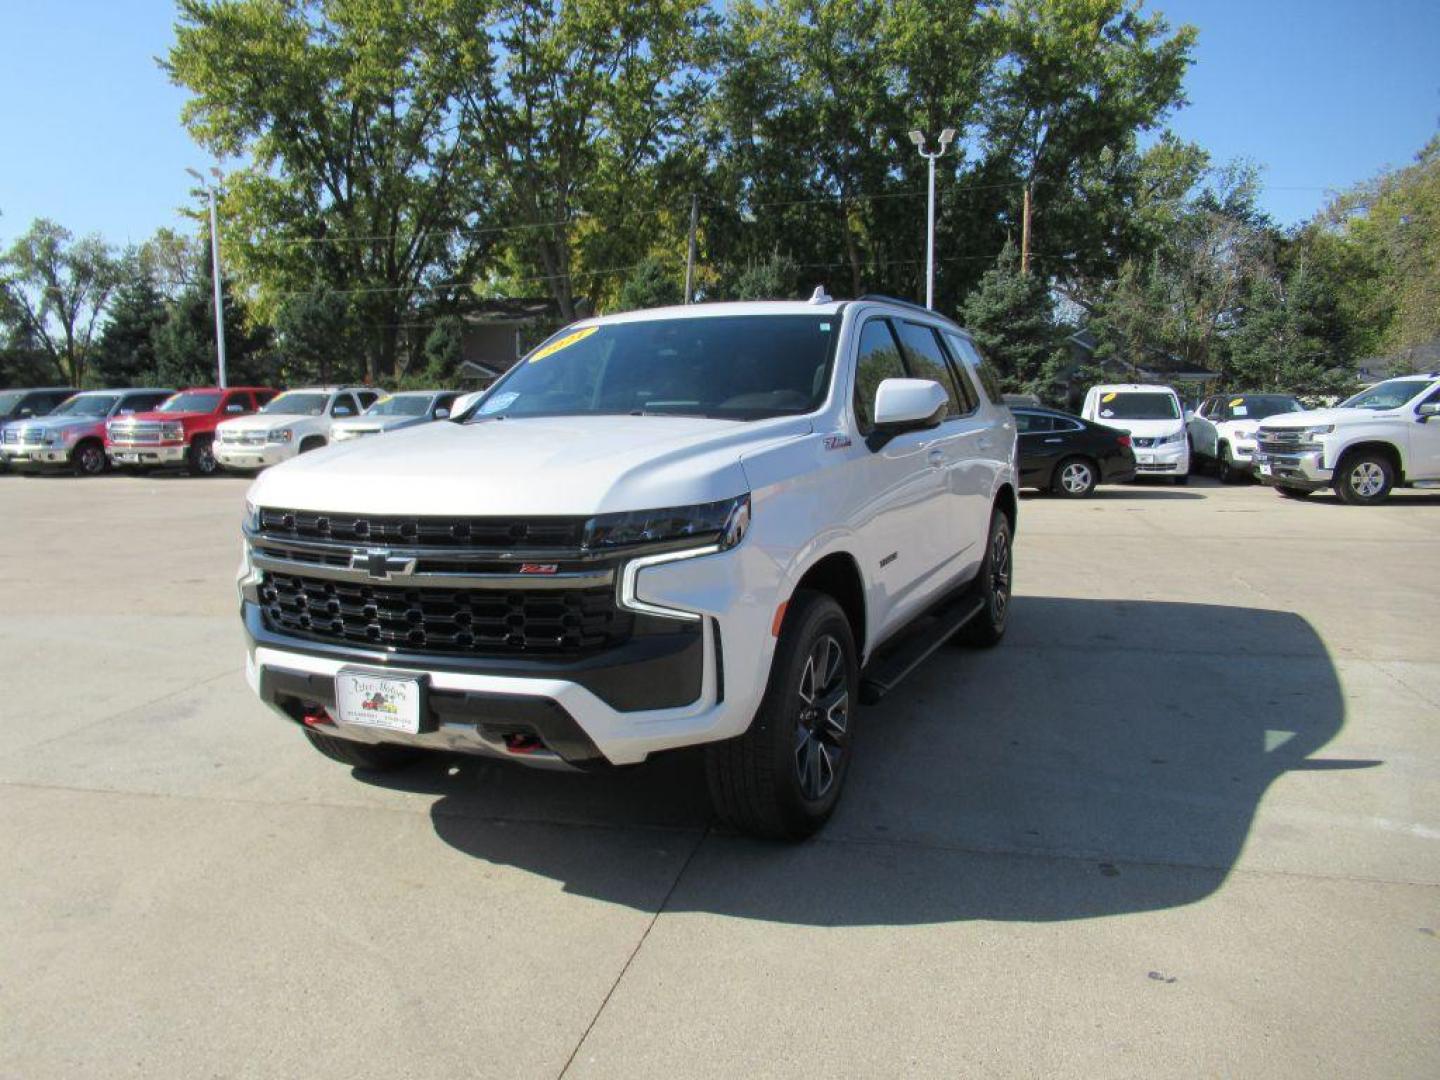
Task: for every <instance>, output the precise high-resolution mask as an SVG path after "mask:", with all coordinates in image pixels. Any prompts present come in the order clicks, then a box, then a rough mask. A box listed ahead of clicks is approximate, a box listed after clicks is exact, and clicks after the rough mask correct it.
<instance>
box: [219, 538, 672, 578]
mask: <svg viewBox="0 0 1440 1080" xmlns="http://www.w3.org/2000/svg"><path fill="white" fill-rule="evenodd" d="M241 532H242V534H243V535H244V537H245V539H246V540H248V541H249V542H250V543H251V544H254V545H257V546H259V547H274V548H289V549H291V550H293V551H308V552H311V553H313V554H316V555H344V556H346V557H347V558H348V557H349V556H350V555H352V554H354V553H355V552H356V551H363V550H365V549H366V548H369V547H374V546H378V545H379V544H382V543H385V541H383V540H379V539H377V538H367V539H365V540H312V539H310V538H309V537H293V538H292V537H289V536H282V535H280V534H279V533H274V532H266V531H262V530H260V529H252V528H251V527H250V526H249V525H243V526H242V527H241ZM694 542H695V537H693V536H686V537H681V538H680V539H678V540H661V541H657V542H655V543H649V544H635V545H633V546H631V547H612V548H584V547H542V548H487V547H478V546H476V547H467V546H462V545H458V544H450V545H445V546H442V547H424V546H416V545H414V544H409V545H405V544H386V546H385V550H386V551H388V552H390V554H391V555H394V556H396V557H397V558H398V557H404V558H416V559H424V560H426V561H428V562H505V563H511V562H513V563H529V562H538V563H562V562H563V563H568V562H607V563H615V562H619V561H620V560H621V559H624V558H625V557H626V556H628V555H639V554H651V553H660V552H667V553H668V552H672V551H686V550H691V551H693V550H694V549H693V548H686V546H685V545H687V544H693V543H694ZM529 576H530V575H528V574H527V575H526V577H527V578H528V577H529Z"/></svg>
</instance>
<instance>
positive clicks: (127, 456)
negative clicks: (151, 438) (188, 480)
mask: <svg viewBox="0 0 1440 1080" xmlns="http://www.w3.org/2000/svg"><path fill="white" fill-rule="evenodd" d="M187 449H188V447H186V445H185V444H184V443H158V444H152V445H132V446H127V445H124V444H119V445H115V444H112V445H108V446H106V447H105V456H106V457H108V458H109V459H110V463H111V464H112V465H183V464H185V453H186V450H187Z"/></svg>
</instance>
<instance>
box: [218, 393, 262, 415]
mask: <svg viewBox="0 0 1440 1080" xmlns="http://www.w3.org/2000/svg"><path fill="white" fill-rule="evenodd" d="M254 411H255V406H254V404H253V403H252V402H251V399H250V394H249V392H248V391H245V390H236V391H234V392H233V393H232V394H230V395H229V396H228V397H227V398H226V399H225V415H226V416H243V415H244V414H245V413H248V412H254Z"/></svg>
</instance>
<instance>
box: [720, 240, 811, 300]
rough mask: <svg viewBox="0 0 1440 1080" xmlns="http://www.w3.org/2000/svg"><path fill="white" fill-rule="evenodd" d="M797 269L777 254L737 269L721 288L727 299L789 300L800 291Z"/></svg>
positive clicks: (796, 266) (794, 263)
mask: <svg viewBox="0 0 1440 1080" xmlns="http://www.w3.org/2000/svg"><path fill="white" fill-rule="evenodd" d="M799 280H800V266H799V264H797V263H796V262H795V260H794V259H792V258H790V257H789V256H788V255H781V254H779V253H778V252H777V253H776V254H773V255H771V256H770V257H769V258H768V259H764V260H762V261H760V262H750V263H748V264H746V265H745V266H743V267H741V268H740V269H739V270H738V271H737V272H736V273H735V274H734V275H733V276H732V277H731V278H730V279H729V280H728V281H727V282H726V283H725V284H724V285H723V288H724V292H725V295H726V297H727V298H728V299H731V300H793V299H796V298H797V294H798V293H799V290H800V283H799Z"/></svg>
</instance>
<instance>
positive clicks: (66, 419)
mask: <svg viewBox="0 0 1440 1080" xmlns="http://www.w3.org/2000/svg"><path fill="white" fill-rule="evenodd" d="M105 420H106V418H105V417H103V416H36V417H32V418H31V419H29V420H13V421H11V424H12V426H14V428H15V429H16V430H17V431H18V430H21V429H29V428H39V429H41V430H42V431H63V430H64V429H65V428H72V427H73V428H82V427H85V428H88V427H96V426H98V425H100V424H103V423H105Z"/></svg>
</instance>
